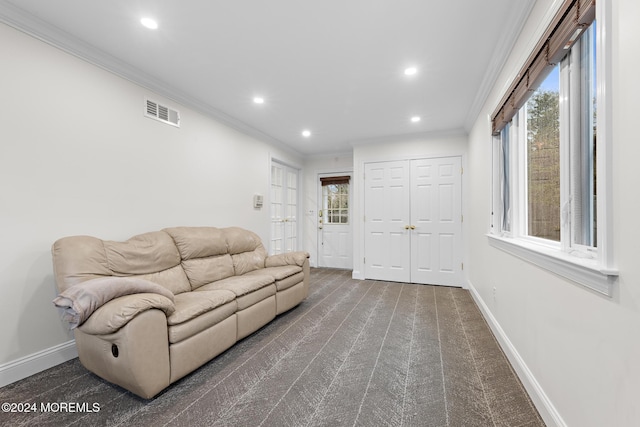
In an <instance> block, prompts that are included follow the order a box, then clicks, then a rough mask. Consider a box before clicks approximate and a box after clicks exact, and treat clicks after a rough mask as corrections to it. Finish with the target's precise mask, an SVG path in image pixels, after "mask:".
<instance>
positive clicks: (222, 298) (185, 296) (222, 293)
mask: <svg viewBox="0 0 640 427" xmlns="http://www.w3.org/2000/svg"><path fill="white" fill-rule="evenodd" d="M235 297H236V296H235V294H234V293H233V292H229V291H226V290H211V291H208V292H197V293H196V292H184V293H182V294H178V295H176V296H175V297H174V300H175V306H176V310H175V311H174V312H173V314H172V315H171V316H168V317H167V323H168V324H169V326H174V325H179V324H180V323H184V322H186V321H188V320H191V319H194V318H196V317H198V316H200V315H202V314H204V313H207V312H209V311H212V310H215V309H216V308H218V307H221V306H223V305H225V304H227V303H229V302H232V301H234V300H235Z"/></svg>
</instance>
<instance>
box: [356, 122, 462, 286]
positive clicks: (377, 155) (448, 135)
mask: <svg viewBox="0 0 640 427" xmlns="http://www.w3.org/2000/svg"><path fill="white" fill-rule="evenodd" d="M467 142H468V140H467V136H466V135H465V134H464V132H462V131H452V132H443V133H434V134H430V135H421V136H413V137H408V138H404V139H397V140H394V141H385V142H380V143H377V144H373V143H371V144H366V145H365V144H363V145H357V146H356V147H355V148H354V150H353V165H354V180H353V181H354V182H353V186H352V191H353V194H354V195H355V200H354V206H353V217H354V218H356V219H358V218H359V219H362V218H363V216H364V213H365V212H364V191H363V188H364V181H363V175H364V164H365V163H367V162H379V161H391V160H406V159H417V158H426V157H445V156H461V157H462V167H463V168H465V165H466V157H467V156H466V153H467ZM467 180H468V178H467V175H466V174H463V176H462V200H463V202H462V213H463V215H465V212H466V211H467V209H466V203H465V200H466V198H467V190H466V188H467V187H468V185H467ZM462 228H463V236H464V235H466V234H467V229H466V228H467V227H466V225H465V224H464V223H463V227H462ZM353 232H354V234H353V277H354V278H356V279H364V264H363V257H364V221H362V220H356V223H355V226H354V230H353ZM463 239H464V237H463ZM464 245H465V242H464V241H463V246H464ZM465 253H466V251H465ZM465 263H466V256H465Z"/></svg>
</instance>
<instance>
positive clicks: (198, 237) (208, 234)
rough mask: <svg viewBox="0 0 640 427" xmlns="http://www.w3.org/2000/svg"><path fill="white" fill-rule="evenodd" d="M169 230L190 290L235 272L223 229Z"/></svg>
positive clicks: (183, 228)
mask: <svg viewBox="0 0 640 427" xmlns="http://www.w3.org/2000/svg"><path fill="white" fill-rule="evenodd" d="M164 231H166V232H167V233H168V234H169V235H170V236H171V237H172V238H173V240H174V242H175V245H176V247H177V248H178V251H179V252H180V256H181V257H182V267H183V268H184V271H185V273H186V275H187V277H188V278H189V282H190V283H191V289H197V288H199V287H200V286H203V285H206V284H208V283H211V282H215V281H216V280H222V279H226V278H227V277H231V276H233V275H234V268H233V260H232V258H231V255H229V253H228V248H227V241H226V238H225V234H224V232H223V230H222V229H219V228H215V227H173V228H166V229H165V230H164Z"/></svg>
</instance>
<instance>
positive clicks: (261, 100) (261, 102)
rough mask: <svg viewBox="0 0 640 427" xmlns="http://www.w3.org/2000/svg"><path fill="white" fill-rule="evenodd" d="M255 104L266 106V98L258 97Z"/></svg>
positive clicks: (254, 99) (254, 100)
mask: <svg viewBox="0 0 640 427" xmlns="http://www.w3.org/2000/svg"><path fill="white" fill-rule="evenodd" d="M253 102H254V103H256V104H264V98H263V97H261V96H256V97H255V98H253Z"/></svg>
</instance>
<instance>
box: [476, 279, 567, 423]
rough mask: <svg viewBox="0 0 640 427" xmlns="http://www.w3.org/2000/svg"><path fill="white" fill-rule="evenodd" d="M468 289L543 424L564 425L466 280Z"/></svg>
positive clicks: (527, 368) (521, 359)
mask: <svg viewBox="0 0 640 427" xmlns="http://www.w3.org/2000/svg"><path fill="white" fill-rule="evenodd" d="M468 289H469V291H470V293H471V296H472V297H473V299H474V301H475V302H476V304H477V305H478V307H479V308H480V311H481V312H482V315H483V316H484V318H485V320H486V321H487V323H488V324H489V327H490V328H491V331H492V332H493V335H494V336H495V337H496V339H497V341H498V343H499V344H500V347H501V348H502V350H503V351H504V353H505V355H506V356H507V358H508V359H509V362H510V363H511V365H512V366H513V369H514V371H515V372H516V374H517V375H518V378H519V379H520V381H521V382H522V385H523V386H524V388H525V389H526V391H527V393H528V394H529V397H531V400H532V401H533V404H534V405H535V407H536V409H537V410H538V412H539V413H540V416H541V417H542V419H543V420H544V422H545V424H546V425H547V426H549V427H553V426H557V427H566V426H567V424H566V423H565V422H564V420H563V419H562V416H561V415H560V413H559V412H558V410H557V409H556V407H555V406H554V404H553V402H552V401H551V399H549V396H547V394H546V393H545V392H544V389H543V388H542V386H541V385H540V383H539V382H538V381H537V380H536V378H535V376H534V375H533V372H531V369H529V367H528V366H527V364H526V363H525V361H524V359H523V358H522V356H520V354H519V353H518V350H517V349H516V347H515V346H514V345H513V343H512V342H511V340H510V339H509V337H508V336H507V334H506V333H505V331H504V329H502V327H501V326H500V323H499V322H498V320H497V319H496V318H495V317H494V316H493V314H492V313H491V310H489V307H488V306H487V305H486V304H485V302H484V300H483V299H482V297H480V294H479V293H478V291H477V290H476V288H475V287H474V286H473V284H472V283H471V281H469V282H468Z"/></svg>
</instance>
